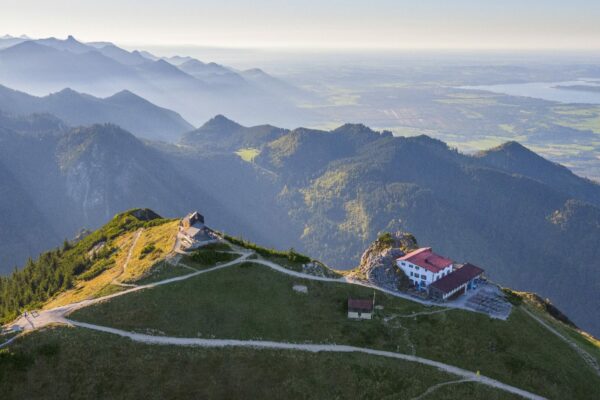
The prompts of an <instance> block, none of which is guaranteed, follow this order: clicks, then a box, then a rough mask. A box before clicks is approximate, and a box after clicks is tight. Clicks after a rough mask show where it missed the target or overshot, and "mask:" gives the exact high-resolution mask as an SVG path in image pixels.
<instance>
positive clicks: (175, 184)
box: [0, 116, 600, 333]
mask: <svg viewBox="0 0 600 400" xmlns="http://www.w3.org/2000/svg"><path fill="white" fill-rule="evenodd" d="M40 124H41V123H40V122H36V123H35V124H31V123H30V124H29V125H28V124H24V123H22V122H16V121H15V120H10V121H7V122H6V126H10V127H12V128H10V129H9V128H7V129H4V131H2V132H3V133H2V135H1V136H0V140H3V146H1V148H0V161H1V162H3V163H4V165H5V167H6V168H7V169H8V172H9V173H10V174H11V175H12V176H14V177H15V179H14V181H15V182H16V183H15V185H17V184H18V185H19V186H20V187H21V192H22V193H25V195H27V198H29V199H30V202H31V203H32V206H31V207H32V209H35V210H38V212H39V213H40V215H42V216H44V218H45V220H46V221H48V222H49V223H48V227H50V228H49V229H44V231H45V232H46V233H47V234H48V236H52V237H55V239H54V240H53V241H50V242H45V241H42V240H33V239H29V241H28V243H29V246H31V247H30V251H29V252H25V251H24V250H25V249H24V248H23V247H18V245H21V244H22V242H21V240H19V239H17V238H16V237H15V238H14V240H13V239H11V237H10V236H8V239H9V243H6V242H5V245H6V246H8V247H7V248H9V247H10V246H11V243H12V246H13V248H15V249H21V250H20V252H10V253H8V254H6V253H5V254H2V257H4V260H5V261H4V262H3V264H2V268H3V270H4V271H8V270H10V269H12V267H13V266H14V265H17V264H20V263H21V262H22V261H23V260H24V258H25V257H26V256H27V255H30V256H31V255H35V254H36V253H37V252H39V251H42V250H43V249H45V248H48V247H51V246H53V245H57V244H59V243H61V242H62V240H63V239H64V238H70V237H73V236H74V234H75V233H76V232H78V231H79V230H80V229H81V228H83V227H87V228H95V227H97V226H99V225H100V224H101V223H102V221H103V220H105V219H106V218H108V217H109V216H110V215H111V214H114V213H116V212H119V211H120V210H122V209H128V208H132V207H139V206H144V207H149V208H152V209H155V210H157V212H159V213H160V214H161V215H165V216H174V215H181V214H183V213H185V212H186V211H187V210H189V209H200V210H203V211H207V212H206V213H207V214H209V215H217V216H218V225H217V226H215V227H216V228H218V229H222V230H224V231H226V232H228V233H233V234H236V235H243V236H244V237H246V238H250V239H253V240H255V241H257V242H261V243H264V244H266V245H269V246H276V247H283V248H285V246H293V247H295V248H297V249H298V250H300V251H303V252H306V253H309V254H312V255H314V256H315V257H316V258H318V259H321V260H323V261H325V262H327V263H328V264H330V265H332V266H334V267H337V268H351V267H354V266H355V265H357V263H358V257H359V256H360V254H361V252H362V250H363V249H364V248H365V247H367V246H368V244H369V243H370V242H371V241H372V240H374V238H376V237H377V235H378V234H379V233H380V232H382V231H395V230H403V231H410V232H414V233H415V235H417V236H418V237H419V238H421V241H422V242H423V243H427V244H429V245H431V246H433V247H434V248H435V249H436V250H438V251H439V252H441V253H444V254H446V255H448V256H449V257H451V258H454V259H457V260H468V261H471V262H473V263H476V264H478V265H481V266H483V267H484V268H485V269H486V271H487V272H488V274H489V275H490V276H491V277H492V278H493V279H495V280H497V281H499V282H501V283H503V284H506V285H509V286H511V287H514V288H516V289H523V290H532V291H536V292H539V293H540V294H541V295H543V296H548V297H551V298H552V299H553V300H554V301H555V302H556V303H557V305H558V306H559V307H560V308H562V309H564V310H565V311H566V312H567V313H568V314H569V315H570V316H571V317H572V318H573V320H574V321H575V322H576V323H577V324H578V325H580V326H581V327H583V328H584V329H588V330H590V331H591V332H593V333H596V332H598V329H600V325H599V324H600V321H597V318H595V315H594V310H595V309H596V307H598V306H599V305H598V304H597V301H596V300H594V299H597V296H595V294H596V293H598V291H599V290H600V272H599V271H600V269H599V268H597V265H596V261H595V260H598V259H600V257H599V256H600V254H598V251H599V250H598V246H596V245H595V244H594V243H595V241H596V240H597V238H598V237H600V232H599V230H600V228H599V227H600V211H599V209H598V204H597V203H595V202H594V199H595V196H596V193H597V191H598V185H597V184H595V183H593V182H591V181H587V180H585V179H582V178H579V177H577V176H576V175H573V174H571V173H569V172H568V171H567V172H566V173H565V172H564V171H565V169H564V168H563V167H558V166H556V165H555V164H553V163H550V162H548V161H546V160H544V159H541V158H539V157H537V156H536V155H535V154H534V153H533V152H530V151H529V150H527V149H525V148H522V149H519V153H522V154H524V156H522V157H521V159H523V160H527V159H528V158H533V159H534V160H537V161H536V164H535V165H536V166H535V168H533V169H527V168H524V167H523V166H519V165H518V164H516V163H514V162H512V161H511V160H512V158H510V157H505V161H502V165H501V168H500V167H497V166H495V165H493V162H492V161H491V160H490V159H489V158H486V157H485V156H483V157H482V156H468V155H465V154H461V153H459V152H458V151H456V150H454V149H451V148H449V147H448V146H447V145H446V144H445V143H443V142H441V141H439V140H436V139H432V138H429V137H427V136H419V137H393V136H392V135H391V134H390V133H388V132H375V131H372V130H371V129H369V128H367V127H365V126H363V125H353V124H347V125H343V126H341V127H340V128H338V129H336V130H334V131H331V132H325V131H319V130H311V129H303V128H299V129H294V130H292V131H289V130H285V129H278V128H274V127H271V126H261V127H258V128H256V127H255V128H246V127H244V126H241V125H239V124H237V123H235V122H233V121H231V120H227V119H226V118H225V117H222V116H220V117H216V118H215V119H213V120H212V121H209V123H207V124H206V125H205V126H204V127H203V128H200V129H199V130H198V131H195V132H194V133H191V134H189V136H188V138H189V139H190V142H189V144H185V143H183V144H181V145H178V146H174V145H168V144H161V145H157V144H152V143H142V142H140V141H139V140H138V139H136V138H135V137H133V136H132V135H131V134H129V133H127V132H126V131H123V130H121V129H119V128H117V127H115V126H111V125H105V126H101V125H97V126H94V127H91V128H78V129H74V130H73V129H71V128H68V127H66V126H65V125H64V124H62V125H61V124H60V123H59V122H56V121H55V122H48V128H47V129H46V131H45V132H44V130H43V129H41V128H40ZM21 125H22V126H21ZM33 125H35V126H33ZM16 127H19V129H20V131H16V130H15V129H16ZM40 132H42V133H40ZM196 140H197V141H196ZM192 141H193V142H192ZM209 143H210V145H209ZM246 146H252V147H253V148H254V151H256V154H257V156H256V157H255V158H254V161H253V162H247V161H242V160H241V159H240V158H239V157H238V156H237V155H235V154H234V152H235V151H237V150H239V149H241V148H244V147H246ZM49 150H50V151H49ZM22 154H36V156H35V157H32V159H30V160H27V162H26V161H25V160H23V158H22V157H21V156H19V155H22ZM32 160H33V161H34V162H32ZM556 168H558V172H560V173H561V177H560V179H557V182H556V183H557V184H554V181H553V180H552V179H547V178H548V177H551V171H553V170H554V169H556ZM532 171H533V172H536V173H537V174H538V175H535V174H534V173H533V172H532ZM544 171H545V172H544ZM548 171H550V172H548ZM561 171H563V172H561ZM542 173H543V174H542ZM40 182H41V183H43V184H40ZM15 187H16V186H15ZM15 193H18V188H17V189H15ZM23 204H26V203H23ZM7 207H8V209H10V211H6V212H12V213H13V214H15V215H19V214H22V213H23V212H24V211H23V208H22V207H21V203H13V202H11V203H10V204H7ZM40 220H41V221H42V220H43V219H40ZM34 225H35V222H34ZM36 226H39V225H36ZM10 229H11V228H10V227H6V230H7V231H10ZM15 229H16V228H15ZM52 232H55V233H52ZM574 249H576V251H574ZM8 255H14V256H16V257H12V258H7V256H8ZM573 276H577V279H573ZM566 282H568V283H566Z"/></svg>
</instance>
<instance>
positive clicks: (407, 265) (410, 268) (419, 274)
mask: <svg viewBox="0 0 600 400" xmlns="http://www.w3.org/2000/svg"><path fill="white" fill-rule="evenodd" d="M396 265H397V266H398V268H400V269H401V270H402V271H403V272H404V273H405V274H406V276H407V277H408V279H410V280H411V281H412V283H415V282H422V281H425V285H426V286H429V285H431V284H432V283H433V282H435V281H437V280H438V279H440V278H442V277H444V276H446V275H448V274H449V273H451V272H452V271H453V270H454V266H453V265H452V264H450V265H449V266H447V267H446V268H444V269H443V270H441V271H440V272H438V273H436V274H434V273H433V272H431V271H429V270H426V269H425V268H421V267H419V266H418V265H415V264H413V263H411V262H408V261H401V260H398V261H396ZM411 273H412V276H411ZM423 275H425V278H423Z"/></svg>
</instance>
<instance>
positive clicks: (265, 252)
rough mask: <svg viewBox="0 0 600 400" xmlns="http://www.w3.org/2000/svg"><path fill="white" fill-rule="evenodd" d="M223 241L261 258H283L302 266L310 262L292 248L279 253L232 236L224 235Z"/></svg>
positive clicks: (308, 258) (309, 259)
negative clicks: (252, 251) (247, 250)
mask: <svg viewBox="0 0 600 400" xmlns="http://www.w3.org/2000/svg"><path fill="white" fill-rule="evenodd" d="M225 239H227V240H228V241H229V242H231V243H233V244H236V245H238V246H241V247H244V248H246V249H250V250H254V251H255V252H256V253H258V254H260V255H261V256H263V257H285V258H287V259H288V260H290V261H291V262H297V263H303V264H306V263H309V262H310V261H311V258H310V257H308V256H305V255H304V254H300V253H298V252H297V251H296V250H294V249H293V248H292V249H289V250H288V251H281V250H275V249H267V248H266V247H261V246H259V245H257V244H256V243H252V242H249V241H247V240H244V239H241V238H236V237H233V236H228V235H225Z"/></svg>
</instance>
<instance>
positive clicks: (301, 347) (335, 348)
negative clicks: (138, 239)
mask: <svg viewBox="0 0 600 400" xmlns="http://www.w3.org/2000/svg"><path fill="white" fill-rule="evenodd" d="M239 254H240V257H239V258H237V259H236V260H233V261H231V262H228V263H225V264H222V265H218V266H215V267H212V268H207V269H204V270H200V271H196V272H193V273H191V274H187V275H182V276H177V277H174V278H169V279H165V280H162V281H159V282H155V283H150V284H147V285H140V286H136V287H133V288H131V289H128V290H124V291H122V292H118V293H114V294H111V295H109V296H104V297H100V298H97V299H91V300H84V301H81V302H78V303H73V304H69V305H66V306H62V307H57V308H54V309H50V310H42V311H40V312H39V315H38V317H37V318H35V320H34V322H35V323H33V322H31V321H30V320H28V319H26V318H24V317H21V318H19V319H18V320H17V321H16V322H15V323H14V324H13V325H19V326H20V327H21V328H22V329H23V330H24V331H27V330H34V329H39V328H41V327H43V326H46V325H49V324H56V323H59V324H67V325H73V326H78V327H82V328H87V329H93V330H97V331H102V332H106V333H112V334H115V335H119V336H122V337H127V338H130V339H132V340H134V341H138V342H143V343H149V344H163V345H178V346H202V347H251V348H258V349H275V350H298V351H309V352H339V353H364V354H369V355H375V356H381V357H387V358H395V359H400V360H404V361H410V362H416V363H420V364H424V365H428V366H432V367H435V368H438V369H440V370H443V371H445V372H448V373H451V374H454V375H457V376H460V377H461V378H463V379H465V380H472V381H475V382H478V383H481V384H483V385H487V386H491V387H494V388H497V389H501V390H504V391H507V392H510V393H514V394H517V395H520V396H522V397H524V398H527V399H533V400H540V399H544V397H541V396H538V395H536V394H533V393H530V392H527V391H525V390H522V389H519V388H516V387H514V386H510V385H507V384H504V383H502V382H499V381H496V380H494V379H492V378H488V377H485V376H481V375H478V374H476V373H474V372H471V371H468V370H464V369H461V368H458V367H455V366H452V365H448V364H444V363H441V362H438V361H434V360H429V359H426V358H421V357H417V356H415V355H408V354H402V353H394V352H389V351H382V350H374V349H368V348H361V347H354V346H345V345H334V344H297V343H285V342H271V341H256V340H233V339H229V340H228V339H200V338H177V337H165V336H151V335H144V334H140V333H132V332H127V331H123V330H119V329H115V328H110V327H104V326H99V325H93V324H87V323H84V322H78V321H73V320H69V319H67V315H69V314H70V313H72V312H73V311H75V310H78V309H80V308H83V307H87V306H90V305H92V304H96V303H99V302H102V301H106V300H109V299H111V298H114V297H118V296H123V295H126V294H128V293H132V292H135V291H138V290H143V289H150V288H153V287H157V286H161V285H167V284H170V283H174V282H179V281H183V280H186V279H190V278H192V277H195V276H198V275H201V274H205V273H209V272H212V271H216V270H219V269H223V268H227V267H230V266H233V265H237V264H240V263H242V262H244V261H246V260H247V258H248V257H249V256H250V255H252V254H254V253H253V252H244V253H239ZM249 261H251V262H253V263H257V264H262V265H265V266H268V267H269V268H272V269H274V270H276V271H279V272H281V273H284V274H287V275H291V276H295V277H298V278H303V279H310V280H316V281H324V282H338V283H347V284H359V285H361V286H367V287H372V288H373V289H376V290H380V291H384V292H390V291H387V290H385V289H381V288H377V287H373V286H371V285H369V284H364V283H362V282H357V281H354V280H349V279H347V278H345V277H341V278H326V277H320V276H313V275H307V274H303V273H300V272H296V271H292V270H289V269H287V268H284V267H282V266H280V265H278V264H275V263H273V262H271V261H267V260H261V259H257V260H249ZM390 294H392V295H396V293H395V292H391V293H390ZM398 297H403V296H398ZM410 299H411V300H414V299H412V298H410ZM436 305H437V304H436ZM12 340H14V338H13V339H11V340H10V341H9V342H11V341H12ZM9 342H7V343H4V344H2V346H5V345H7V344H8V343H9Z"/></svg>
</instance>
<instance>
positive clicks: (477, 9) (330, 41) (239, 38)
mask: <svg viewBox="0 0 600 400" xmlns="http://www.w3.org/2000/svg"><path fill="white" fill-rule="evenodd" d="M142 4H143V5H142ZM599 20H600V2H598V1H590V0H572V1H569V2H566V1H557V0H527V1H523V0H505V1H502V2H500V1H495V2H481V1H475V0H454V1H446V0H421V1H418V2H417V1H404V0H371V1H356V0H327V1H323V0H302V1H297V0H293V1H285V2H282V1H275V0H255V1H251V2H250V1H240V0H230V1H226V2H223V1H210V2H209V1H202V0H200V1H198V0H171V1H169V2H165V1H159V0H147V1H145V2H143V3H141V2H134V1H132V0H119V1H117V0H105V1H102V2H90V1H74V0H56V1H52V2H49V1H31V0H23V1H19V2H15V1H8V0H1V1H0V27H2V31H3V33H4V32H5V33H9V34H11V35H20V34H23V33H26V34H28V35H31V36H34V37H47V36H58V37H66V36H67V35H69V34H73V35H75V36H76V37H78V38H80V39H82V40H85V41H93V40H110V41H114V42H117V43H119V44H122V45H132V46H135V45H140V46H141V45H146V44H154V45H162V46H172V45H189V46H216V47H254V48H257V47H258V48H267V47H280V48H281V47H284V48H311V49H315V48H336V49H357V48H370V49H388V48H395V49H570V50H574V49H581V50H585V49H588V50H589V49H600V24H599V23H598V21H599Z"/></svg>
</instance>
